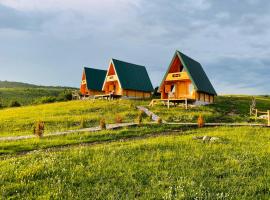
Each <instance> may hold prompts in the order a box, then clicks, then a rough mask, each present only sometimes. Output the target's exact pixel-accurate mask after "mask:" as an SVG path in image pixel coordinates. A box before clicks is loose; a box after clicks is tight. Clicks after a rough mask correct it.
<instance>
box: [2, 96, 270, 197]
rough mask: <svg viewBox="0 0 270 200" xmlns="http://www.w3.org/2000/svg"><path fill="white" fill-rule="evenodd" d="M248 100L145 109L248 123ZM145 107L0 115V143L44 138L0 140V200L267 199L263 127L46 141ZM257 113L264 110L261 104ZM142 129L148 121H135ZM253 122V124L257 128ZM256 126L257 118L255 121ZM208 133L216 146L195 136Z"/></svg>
mask: <svg viewBox="0 0 270 200" xmlns="http://www.w3.org/2000/svg"><path fill="white" fill-rule="evenodd" d="M250 101H251V97H248V96H232V97H230V96H221V97H218V99H217V102H216V103H215V104H214V105H209V106H204V107H197V108H190V109H189V110H185V109H184V108H181V107H176V108H170V109H167V108H166V107H164V106H155V107H153V108H150V109H151V110H152V111H154V112H155V113H157V114H158V115H160V116H161V117H162V118H163V119H165V120H167V121H175V122H177V121H179V122H196V120H197V117H198V116H199V115H200V114H202V115H203V117H204V119H205V121H206V122H252V123H254V122H255V121H254V119H253V118H252V117H250V116H249V104H250ZM148 104H149V101H131V100H116V101H102V100H95V101H93V100H89V101H70V102H61V103H52V104H44V105H34V106H24V107H20V108H5V109H2V110H0V137H5V136H17V135H31V134H32V131H33V124H34V123H35V122H36V121H38V120H42V121H44V122H45V130H46V132H45V137H44V138H41V139H39V138H32V139H25V140H20V141H1V142H0V196H1V198H0V199H245V200H246V199H269V197H270V184H269V183H270V178H269V177H270V157H269V154H270V129H269V128H263V127H212V128H200V129H199V128H196V127H186V126H179V125H167V124H148V125H145V124H143V125H140V126H136V127H130V128H124V129H119V130H104V131H100V132H85V133H72V134H68V135H65V136H49V135H48V133H50V132H55V131H60V130H69V129H75V130H76V129H79V128H83V127H92V126H97V125H98V124H99V120H100V119H101V118H104V119H105V120H106V122H107V123H115V118H116V116H121V118H122V119H123V122H133V121H134V120H135V119H137V117H138V110H137V109H136V105H144V106H146V105H148ZM257 107H258V108H259V109H262V110H267V109H269V108H270V98H269V97H257ZM143 121H144V122H149V121H150V119H149V117H146V116H145V117H144V119H143ZM257 122H262V121H256V123H257ZM263 122H264V123H265V121H263ZM205 135H207V136H215V137H218V138H219V140H217V141H215V142H202V141H200V140H194V139H193V137H194V136H205Z"/></svg>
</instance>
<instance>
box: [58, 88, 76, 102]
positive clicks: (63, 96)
mask: <svg viewBox="0 0 270 200" xmlns="http://www.w3.org/2000/svg"><path fill="white" fill-rule="evenodd" d="M57 100H58V101H71V100H72V92H71V91H67V90H65V91H64V92H61V93H60V94H59V96H58V97H57Z"/></svg>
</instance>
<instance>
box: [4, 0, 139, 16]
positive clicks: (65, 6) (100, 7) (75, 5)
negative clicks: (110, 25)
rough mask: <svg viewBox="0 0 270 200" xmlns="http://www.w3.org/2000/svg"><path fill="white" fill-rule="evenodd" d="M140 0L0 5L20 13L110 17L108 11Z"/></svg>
mask: <svg viewBox="0 0 270 200" xmlns="http://www.w3.org/2000/svg"><path fill="white" fill-rule="evenodd" d="M139 2H140V0H46V1H41V0H1V1H0V3H1V4H3V5H5V6H8V7H12V8H14V9H17V10H21V11H58V10H74V11H81V12H90V13H98V12H102V14H105V15H110V13H106V12H107V11H108V10H111V11H112V10H113V9H119V10H121V9H123V8H125V7H126V6H127V5H134V6H136V5H137V4H138V3H139Z"/></svg>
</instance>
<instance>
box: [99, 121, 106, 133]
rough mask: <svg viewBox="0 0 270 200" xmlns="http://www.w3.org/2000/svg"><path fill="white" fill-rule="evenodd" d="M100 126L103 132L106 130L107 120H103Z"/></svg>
mask: <svg viewBox="0 0 270 200" xmlns="http://www.w3.org/2000/svg"><path fill="white" fill-rule="evenodd" d="M99 126H100V128H101V129H102V130H104V129H106V122H105V119H101V120H100V121H99Z"/></svg>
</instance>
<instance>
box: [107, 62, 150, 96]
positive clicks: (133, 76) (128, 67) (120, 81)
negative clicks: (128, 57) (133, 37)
mask: <svg viewBox="0 0 270 200" xmlns="http://www.w3.org/2000/svg"><path fill="white" fill-rule="evenodd" d="M102 90H103V91H104V92H105V95H112V96H114V97H127V98H138V99H144V98H150V97H151V93H152V92H153V86H152V83H151V81H150V78H149V76H148V73H147V71H146V68H145V67H144V66H141V65H135V64H132V63H128V62H124V61H120V60H116V59H111V61H110V63H109V67H108V70H107V74H106V78H105V81H104V83H103V87H102Z"/></svg>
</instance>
